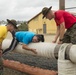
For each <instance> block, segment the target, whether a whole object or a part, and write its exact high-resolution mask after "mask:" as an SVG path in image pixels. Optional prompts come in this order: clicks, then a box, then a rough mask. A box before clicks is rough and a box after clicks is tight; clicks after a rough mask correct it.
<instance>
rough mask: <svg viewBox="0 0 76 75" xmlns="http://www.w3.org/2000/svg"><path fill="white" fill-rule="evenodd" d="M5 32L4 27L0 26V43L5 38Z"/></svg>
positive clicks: (5, 28)
mask: <svg viewBox="0 0 76 75" xmlns="http://www.w3.org/2000/svg"><path fill="white" fill-rule="evenodd" d="M7 32H8V31H7V27H6V26H0V43H2V41H3V40H4V39H5V38H6V35H7Z"/></svg>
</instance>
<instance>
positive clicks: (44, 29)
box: [43, 24, 46, 34]
mask: <svg viewBox="0 0 76 75" xmlns="http://www.w3.org/2000/svg"><path fill="white" fill-rule="evenodd" d="M43 33H44V34H46V24H43Z"/></svg>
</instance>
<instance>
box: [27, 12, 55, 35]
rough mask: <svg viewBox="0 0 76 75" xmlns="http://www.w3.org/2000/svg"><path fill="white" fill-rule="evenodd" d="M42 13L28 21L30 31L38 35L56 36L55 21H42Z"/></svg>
mask: <svg viewBox="0 0 76 75" xmlns="http://www.w3.org/2000/svg"><path fill="white" fill-rule="evenodd" d="M42 16H43V15H42V13H41V12H40V13H39V14H37V15H36V16H34V17H33V18H32V19H30V20H29V21H28V29H29V31H32V32H35V33H37V34H55V33H56V24H55V21H54V19H53V20H48V19H46V18H45V19H42Z"/></svg>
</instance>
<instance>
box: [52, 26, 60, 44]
mask: <svg viewBox="0 0 76 75" xmlns="http://www.w3.org/2000/svg"><path fill="white" fill-rule="evenodd" d="M59 34H60V26H57V31H56V36H55V39H54V41H53V43H56V41H57V39H58V37H59Z"/></svg>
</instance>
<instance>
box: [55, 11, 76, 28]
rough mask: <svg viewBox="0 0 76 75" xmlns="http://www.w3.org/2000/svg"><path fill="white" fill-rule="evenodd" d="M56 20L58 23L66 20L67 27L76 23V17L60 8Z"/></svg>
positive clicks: (56, 13)
mask: <svg viewBox="0 0 76 75" xmlns="http://www.w3.org/2000/svg"><path fill="white" fill-rule="evenodd" d="M55 20H56V22H57V25H60V24H61V23H62V22H65V28H67V29H68V28H70V27H71V26H72V25H73V24H74V23H76V17H75V16H74V15H73V14H71V13H69V12H67V11H64V10H58V11H56V12H55Z"/></svg>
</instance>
